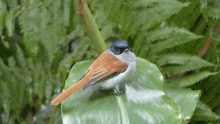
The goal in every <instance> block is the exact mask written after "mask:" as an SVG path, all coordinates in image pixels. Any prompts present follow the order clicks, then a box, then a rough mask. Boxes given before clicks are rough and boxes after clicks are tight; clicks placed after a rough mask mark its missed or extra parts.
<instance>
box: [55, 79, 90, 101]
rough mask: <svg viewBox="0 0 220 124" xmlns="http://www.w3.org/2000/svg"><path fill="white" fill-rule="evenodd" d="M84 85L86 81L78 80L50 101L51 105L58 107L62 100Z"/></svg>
mask: <svg viewBox="0 0 220 124" xmlns="http://www.w3.org/2000/svg"><path fill="white" fill-rule="evenodd" d="M85 84H86V81H84V80H80V81H79V82H77V83H75V84H74V85H73V86H71V87H69V88H68V89H67V90H65V91H64V92H62V93H61V94H60V95H59V96H57V97H56V98H54V99H53V100H52V101H51V105H59V104H60V103H61V102H62V101H63V100H64V99H66V98H67V97H69V96H70V95H71V94H73V93H75V92H76V91H77V90H79V89H81V88H82V87H83V86H84V85H85Z"/></svg>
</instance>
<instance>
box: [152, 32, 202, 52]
mask: <svg viewBox="0 0 220 124" xmlns="http://www.w3.org/2000/svg"><path fill="white" fill-rule="evenodd" d="M202 37H203V36H197V35H195V34H193V33H191V32H189V31H188V30H185V29H183V28H180V29H179V30H178V31H175V32H173V33H172V36H170V37H169V38H168V39H166V40H164V41H161V42H158V43H156V44H155V45H153V46H152V52H154V53H157V52H160V51H162V50H164V49H168V48H173V47H175V46H177V45H180V44H184V43H187V42H190V41H192V40H196V39H199V38H202Z"/></svg>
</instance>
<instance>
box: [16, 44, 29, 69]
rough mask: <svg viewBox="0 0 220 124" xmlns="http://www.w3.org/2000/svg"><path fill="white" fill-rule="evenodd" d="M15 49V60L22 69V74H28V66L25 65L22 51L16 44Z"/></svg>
mask: <svg viewBox="0 0 220 124" xmlns="http://www.w3.org/2000/svg"><path fill="white" fill-rule="evenodd" d="M16 48H17V51H16V58H17V61H18V64H19V66H20V67H21V68H22V70H23V73H26V72H28V65H27V64H26V60H25V57H24V53H23V52H22V50H21V48H20V46H19V45H18V44H16Z"/></svg>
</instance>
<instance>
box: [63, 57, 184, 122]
mask: <svg viewBox="0 0 220 124" xmlns="http://www.w3.org/2000/svg"><path fill="white" fill-rule="evenodd" d="M92 62H93V61H83V62H79V63H77V64H75V65H74V67H73V68H72V70H71V71H70V75H69V77H68V78H67V80H66V85H65V88H64V89H67V88H68V87H70V86H71V85H73V84H74V83H76V82H77V80H79V79H80V77H81V76H82V75H83V73H84V72H85V71H86V69H87V68H88V67H89V65H90V64H91V63H92ZM126 82H127V83H126V85H125V89H126V91H125V93H123V94H121V95H112V94H111V92H112V91H100V92H99V93H95V94H93V95H92V96H91V97H86V92H84V91H83V90H82V89H81V90H79V91H77V92H76V93H74V94H73V95H71V96H70V97H69V98H67V99H66V100H64V101H63V102H62V118H63V123H64V124H69V123H96V124H99V123H106V124H107V123H109V124H112V123H114V124H116V123H124V124H125V123H132V124H133V123H139V124H141V123H145V124H148V123H149V124H158V123H169V124H181V123H182V120H181V118H180V116H181V115H180V110H179V107H178V106H177V105H176V104H175V103H174V100H173V99H171V98H168V97H167V96H166V95H165V92H164V90H163V85H164V82H163V76H162V74H161V73H160V71H159V70H158V68H157V67H156V66H155V65H154V64H152V63H150V62H148V61H146V60H144V59H141V58H137V69H136V72H135V73H134V74H133V75H132V76H131V77H130V78H129V79H127V80H126Z"/></svg>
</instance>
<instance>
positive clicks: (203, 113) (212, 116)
mask: <svg viewBox="0 0 220 124" xmlns="http://www.w3.org/2000/svg"><path fill="white" fill-rule="evenodd" d="M219 118H220V116H219V115H217V114H216V113H214V112H212V110H211V109H210V108H209V106H207V105H206V104H204V103H203V102H202V101H199V102H198V103H197V106H196V110H195V113H194V115H193V119H194V120H197V121H198V120H202V121H210V120H216V119H219Z"/></svg>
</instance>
